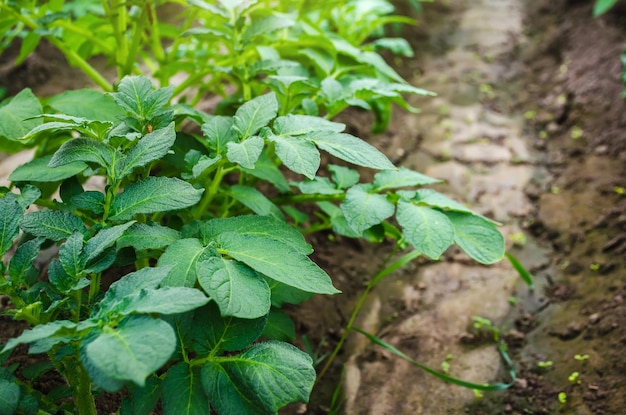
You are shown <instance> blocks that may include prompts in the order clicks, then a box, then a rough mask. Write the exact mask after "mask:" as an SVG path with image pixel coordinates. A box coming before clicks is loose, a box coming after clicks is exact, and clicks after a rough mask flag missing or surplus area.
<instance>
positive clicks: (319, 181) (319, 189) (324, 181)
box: [292, 176, 343, 195]
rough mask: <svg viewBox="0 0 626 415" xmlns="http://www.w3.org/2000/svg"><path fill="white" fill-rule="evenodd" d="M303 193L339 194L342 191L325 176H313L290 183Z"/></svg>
mask: <svg viewBox="0 0 626 415" xmlns="http://www.w3.org/2000/svg"><path fill="white" fill-rule="evenodd" d="M292 184H294V185H295V186H297V187H298V189H299V190H300V191H301V192H302V193H304V194H310V195H311V194H321V195H334V194H341V193H343V191H342V190H341V189H337V186H335V185H334V184H333V183H332V182H331V181H330V180H329V179H328V178H327V177H319V176H318V177H315V178H314V179H313V180H303V181H301V182H296V183H292Z"/></svg>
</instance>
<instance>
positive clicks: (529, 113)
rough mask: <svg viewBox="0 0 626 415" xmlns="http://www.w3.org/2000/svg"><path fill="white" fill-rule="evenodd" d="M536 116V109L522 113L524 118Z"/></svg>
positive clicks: (531, 118) (529, 118)
mask: <svg viewBox="0 0 626 415" xmlns="http://www.w3.org/2000/svg"><path fill="white" fill-rule="evenodd" d="M536 116H537V111H534V110H528V111H526V112H525V113H524V118H526V119H527V120H534V119H535V117H536Z"/></svg>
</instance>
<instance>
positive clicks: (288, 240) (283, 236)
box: [201, 215, 313, 255]
mask: <svg viewBox="0 0 626 415" xmlns="http://www.w3.org/2000/svg"><path fill="white" fill-rule="evenodd" d="M226 232H232V233H237V234H240V235H256V236H262V237H266V238H270V239H274V240H276V241H278V242H280V243H282V244H285V245H289V246H290V247H291V248H293V249H295V250H296V251H298V252H299V253H301V254H302V255H309V254H311V253H312V252H313V248H312V247H311V245H309V244H308V243H307V242H306V240H305V239H304V236H302V233H300V232H298V230H297V229H295V228H293V227H292V226H290V225H288V224H287V223H285V222H283V221H281V220H277V219H275V218H272V217H270V216H255V215H247V216H235V217H230V218H223V219H212V220H210V221H208V222H206V223H205V224H203V226H202V228H201V234H202V240H203V242H204V243H205V244H208V243H210V242H211V241H214V240H215V238H217V236H218V235H219V234H222V233H226Z"/></svg>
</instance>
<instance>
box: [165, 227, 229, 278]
mask: <svg viewBox="0 0 626 415" xmlns="http://www.w3.org/2000/svg"><path fill="white" fill-rule="evenodd" d="M217 255H218V254H217V252H216V251H215V248H212V247H205V246H202V244H201V243H200V241H199V240H197V239H193V238H188V239H179V240H178V241H175V242H174V243H172V244H171V245H170V246H168V247H167V249H166V250H165V252H164V253H163V255H161V257H160V258H159V266H163V265H172V266H173V268H172V269H171V271H170V272H169V273H168V275H167V277H166V278H165V280H164V281H163V285H164V286H171V287H193V286H194V285H195V284H196V281H197V278H198V263H199V262H200V261H203V260H208V259H209V258H211V257H212V256H217Z"/></svg>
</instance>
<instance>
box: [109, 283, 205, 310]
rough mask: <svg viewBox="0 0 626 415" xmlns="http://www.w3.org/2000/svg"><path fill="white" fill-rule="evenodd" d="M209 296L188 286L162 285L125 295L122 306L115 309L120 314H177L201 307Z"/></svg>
mask: <svg viewBox="0 0 626 415" xmlns="http://www.w3.org/2000/svg"><path fill="white" fill-rule="evenodd" d="M208 302H209V298H207V296H206V295H204V294H203V293H202V291H200V290H197V289H195V288H188V287H162V288H159V289H143V290H141V291H139V292H138V293H136V295H134V296H131V297H130V298H128V297H127V301H124V302H123V307H122V308H120V309H116V310H115V311H116V312H119V313H120V314H122V315H127V314H130V313H142V314H150V313H158V314H166V315H167V314H178V313H184V312H186V311H190V310H194V309H196V308H198V307H202V306H203V305H205V304H206V303H208Z"/></svg>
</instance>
